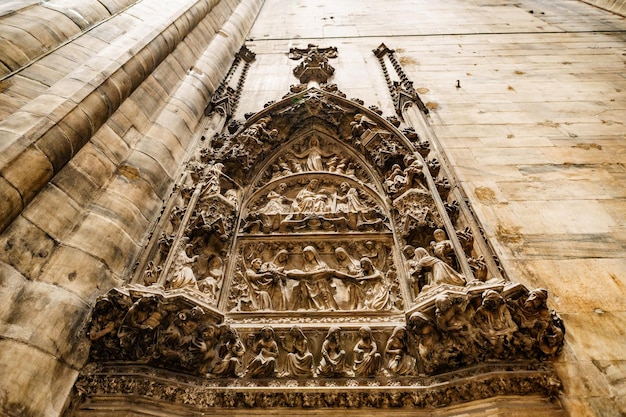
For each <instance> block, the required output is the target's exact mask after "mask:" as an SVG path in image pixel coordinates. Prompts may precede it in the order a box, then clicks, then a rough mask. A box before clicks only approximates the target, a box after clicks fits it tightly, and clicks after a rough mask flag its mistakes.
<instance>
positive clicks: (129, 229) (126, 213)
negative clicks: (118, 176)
mask: <svg viewBox="0 0 626 417" xmlns="http://www.w3.org/2000/svg"><path fill="white" fill-rule="evenodd" d="M92 211H93V212H94V213H97V214H99V215H101V216H103V217H107V218H108V219H110V220H111V221H113V222H115V223H117V225H118V226H119V227H120V228H122V229H123V230H124V231H125V232H126V234H128V236H130V238H131V239H132V240H133V241H136V242H139V241H142V240H143V239H144V238H145V237H146V235H147V233H148V230H149V221H148V219H146V218H145V217H143V214H142V213H141V211H140V210H139V208H138V207H137V206H135V205H134V204H133V203H132V202H131V201H129V200H128V199H127V198H126V196H123V195H120V194H117V193H115V192H112V191H109V190H106V191H105V192H104V193H103V194H101V195H100V196H99V198H98V200H97V201H95V202H94V204H93V206H92Z"/></svg>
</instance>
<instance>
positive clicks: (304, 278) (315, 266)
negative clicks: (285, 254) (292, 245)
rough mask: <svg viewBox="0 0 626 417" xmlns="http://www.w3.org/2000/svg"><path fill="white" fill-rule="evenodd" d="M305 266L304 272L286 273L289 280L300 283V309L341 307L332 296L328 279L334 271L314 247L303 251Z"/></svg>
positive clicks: (291, 271)
mask: <svg viewBox="0 0 626 417" xmlns="http://www.w3.org/2000/svg"><path fill="white" fill-rule="evenodd" d="M302 258H303V260H304V264H303V266H302V270H298V269H294V270H290V271H286V272H285V273H286V275H287V277H288V278H291V279H296V280H298V281H300V282H299V285H298V289H299V291H300V302H299V303H298V305H299V306H300V308H304V309H307V310H337V309H338V308H339V307H338V306H337V303H336V302H335V299H334V297H333V295H332V291H331V287H330V283H329V282H328V278H330V276H331V275H332V274H333V270H332V269H330V268H329V267H328V265H326V262H324V261H322V260H321V259H320V256H319V254H318V253H317V250H316V249H315V248H314V247H313V246H306V247H305V248H304V249H302Z"/></svg>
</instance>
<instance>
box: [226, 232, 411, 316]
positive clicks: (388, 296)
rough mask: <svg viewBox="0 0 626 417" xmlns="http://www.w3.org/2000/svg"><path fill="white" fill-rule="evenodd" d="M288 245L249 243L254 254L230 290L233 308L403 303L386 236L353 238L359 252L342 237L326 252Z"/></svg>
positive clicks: (240, 266)
mask: <svg viewBox="0 0 626 417" xmlns="http://www.w3.org/2000/svg"><path fill="white" fill-rule="evenodd" d="M286 246H288V247H292V248H293V249H291V250H287V249H285V248H284V247H276V249H271V248H266V247H265V246H263V247H262V250H261V251H258V250H255V249H254V248H252V247H250V246H248V247H245V248H244V252H251V254H250V255H249V256H243V255H240V256H239V258H238V262H237V270H236V272H235V279H234V285H233V286H232V287H231V294H230V296H229V300H230V303H229V306H231V309H232V311H339V310H349V311H354V310H372V311H392V310H396V309H398V308H399V307H400V306H401V305H402V296H401V295H400V289H399V286H398V284H397V276H396V273H395V271H394V269H393V267H391V266H390V264H391V262H390V261H388V254H387V252H386V249H385V245H384V244H383V243H382V242H381V243H380V244H378V245H377V243H376V242H374V241H365V242H362V243H360V244H356V245H355V243H354V242H350V243H347V244H346V247H348V246H350V247H351V249H350V250H351V251H353V252H354V253H356V254H357V255H356V257H353V255H351V254H350V253H349V252H348V251H347V250H346V249H345V247H344V246H343V245H342V244H341V243H339V244H338V245H337V246H335V247H328V248H327V247H325V248H324V252H322V253H321V254H320V251H319V250H318V249H317V248H316V247H314V246H311V245H308V246H304V247H301V248H298V247H297V243H295V242H294V243H287V245H286ZM366 255H369V256H371V258H370V257H368V256H366ZM248 257H249V258H250V261H248V260H247V258H248ZM270 259H271V260H270ZM378 265H381V266H378ZM380 268H384V269H380Z"/></svg>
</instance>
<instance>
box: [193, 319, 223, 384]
mask: <svg viewBox="0 0 626 417" xmlns="http://www.w3.org/2000/svg"><path fill="white" fill-rule="evenodd" d="M217 344H218V333H217V329H216V328H215V326H213V325H210V324H204V325H203V326H201V327H200V328H198V336H197V337H194V338H193V340H192V346H191V348H190V349H191V351H192V352H193V353H194V356H195V358H196V360H195V365H196V369H197V372H198V374H200V375H206V374H207V372H208V371H209V370H210V369H211V364H212V363H213V360H214V359H215V358H216V357H217V352H216V348H217Z"/></svg>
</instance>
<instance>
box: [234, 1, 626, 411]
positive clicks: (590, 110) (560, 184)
mask: <svg viewBox="0 0 626 417" xmlns="http://www.w3.org/2000/svg"><path fill="white" fill-rule="evenodd" d="M276 4H277V3H276V2H274V1H267V2H266V3H265V6H264V8H263V9H262V12H261V15H260V16H259V19H258V20H257V23H256V25H255V26H254V28H253V30H252V32H251V34H250V37H252V38H253V39H254V42H251V43H248V46H249V47H250V48H251V49H252V50H254V51H255V52H256V53H257V60H256V63H255V65H254V66H252V67H251V70H250V75H249V82H248V83H247V84H246V89H247V90H248V91H247V94H246V95H245V96H244V98H243V99H242V104H241V106H240V108H239V114H238V115H237V117H240V118H241V117H242V116H243V114H244V113H246V112H249V111H254V110H255V109H258V108H259V107H260V106H262V105H263V103H265V102H266V101H268V100H274V99H276V98H277V97H280V96H281V95H282V94H284V92H285V91H287V89H288V86H289V84H293V83H294V80H295V79H294V78H293V76H292V75H291V72H290V71H291V68H292V66H293V64H292V63H291V62H290V60H288V59H287V57H286V55H285V53H286V51H287V50H288V49H289V47H293V46H299V47H304V46H306V44H307V43H309V42H312V43H317V44H319V45H320V46H321V47H327V46H331V45H332V46H336V47H337V48H338V51H339V53H338V57H337V59H335V60H333V63H332V64H333V66H334V67H335V68H336V71H335V76H334V77H333V78H332V79H331V80H330V82H333V83H336V84H337V85H338V87H339V88H340V89H341V90H342V91H343V92H344V93H346V94H347V96H348V97H359V98H361V99H363V100H364V101H365V105H366V106H369V105H372V104H374V105H377V106H379V107H380V108H381V109H382V110H383V111H384V115H385V116H387V115H392V114H393V113H394V111H393V104H392V102H391V99H390V97H389V94H388V92H387V89H386V85H385V80H384V78H383V74H382V72H381V70H380V67H379V66H378V65H377V62H376V59H375V57H374V56H373V54H372V49H374V48H376V47H377V46H378V45H380V43H381V42H384V43H385V44H386V45H387V46H388V47H389V48H392V49H395V50H396V51H397V54H398V56H399V60H400V62H401V64H402V65H403V67H404V69H405V71H406V72H407V74H408V76H409V78H410V79H411V80H412V81H413V82H414V86H415V88H416V89H417V91H418V92H419V94H420V95H421V98H422V100H423V101H424V102H425V103H426V105H427V107H429V108H430V109H431V111H430V115H429V117H428V118H429V121H430V124H431V126H432V127H433V129H434V131H435V133H436V135H437V136H438V138H439V140H440V142H441V146H442V147H443V148H445V149H446V154H447V156H448V158H449V161H450V162H451V164H452V165H453V166H454V167H455V170H456V174H457V176H458V179H459V180H460V181H461V182H462V183H463V184H464V188H465V191H466V193H467V198H468V199H469V201H470V202H471V205H472V207H473V209H474V210H475V212H476V215H477V216H478V218H479V219H480V221H481V223H482V226H483V228H484V231H485V233H486V234H487V236H488V237H489V238H490V240H491V242H492V244H493V245H494V247H495V250H496V252H497V253H498V254H499V256H500V258H501V259H502V261H503V266H504V268H505V270H506V271H507V272H508V274H509V276H510V278H511V279H512V280H514V281H519V282H522V283H524V284H525V285H528V286H529V287H538V286H539V287H544V288H548V289H549V291H550V294H551V297H554V298H552V302H551V306H552V308H554V309H555V310H556V311H558V312H559V313H560V314H561V316H562V317H563V320H564V322H565V326H566V328H567V335H566V348H565V351H564V355H563V356H562V358H561V361H560V362H559V363H558V364H557V368H558V369H557V370H558V372H559V374H560V376H561V378H562V379H563V381H564V392H563V395H562V397H561V401H562V403H563V404H564V406H565V408H566V409H567V410H568V412H569V413H570V414H571V415H572V416H591V415H596V416H615V415H620V413H624V412H626V403H625V402H624V398H625V395H624V390H625V389H626V386H625V385H624V383H623V380H624V379H623V378H624V375H625V372H626V371H625V364H626V350H625V349H624V341H625V340H626V334H625V333H624V330H623V329H624V328H625V327H626V326H625V324H626V323H625V320H626V316H625V310H624V302H623V300H624V297H625V296H626V277H625V275H624V271H626V263H625V262H624V258H625V252H624V247H625V246H624V243H625V239H626V236H625V234H624V226H625V223H624V218H625V217H626V216H625V214H626V211H625V207H626V204H625V201H624V196H625V192H626V189H625V188H624V185H623V184H624V174H625V172H626V171H625V169H624V157H623V154H624V150H625V148H624V139H625V137H624V125H623V121H624V120H625V119H626V99H625V97H626V96H625V95H624V91H626V79H625V78H624V56H623V52H624V40H623V39H624V38H623V33H624V32H623V31H624V29H626V21H625V20H624V19H623V18H621V17H620V16H617V15H615V14H611V13H609V12H606V11H604V10H601V9H599V8H596V7H593V6H590V5H588V4H586V3H582V2H570V1H551V2H541V1H534V0H522V1H519V2H515V3H510V2H482V1H447V2H432V1H416V2H411V4H410V5H409V4H408V2H404V1H389V2H385V7H384V9H383V8H380V7H379V3H378V2H362V1H342V2H341V3H340V4H339V5H338V4H336V3H332V4H331V3H329V2H324V1H297V2H292V3H290V5H289V7H286V8H285V9H284V12H283V13H277V12H276V10H277V9H278V7H276V6H275V5H276ZM267 74H274V76H273V77H271V78H268V76H267ZM457 80H458V81H459V85H460V87H457Z"/></svg>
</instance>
